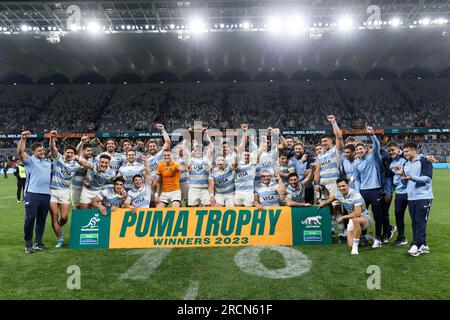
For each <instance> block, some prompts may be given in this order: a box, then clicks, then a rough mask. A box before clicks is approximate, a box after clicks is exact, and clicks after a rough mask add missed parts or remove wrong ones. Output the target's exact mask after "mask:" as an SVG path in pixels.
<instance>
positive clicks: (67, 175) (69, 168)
mask: <svg viewBox="0 0 450 320" xmlns="http://www.w3.org/2000/svg"><path fill="white" fill-rule="evenodd" d="M56 135H57V132H56V131H55V130H52V131H51V132H50V151H51V155H52V159H53V162H52V179H51V182H50V195H51V198H50V215H51V218H52V227H53V231H54V232H55V235H56V238H57V242H56V246H55V248H61V247H62V246H63V245H64V237H63V227H64V225H65V224H66V223H67V220H68V218H69V209H70V196H71V192H70V182H71V180H72V178H73V177H74V176H75V174H76V172H77V171H78V169H80V167H81V165H80V164H79V163H78V158H77V156H76V148H75V147H74V146H71V145H67V146H65V147H64V156H62V155H61V154H60V153H59V152H58V149H57V148H56V141H55V140H56ZM58 209H59V219H58Z"/></svg>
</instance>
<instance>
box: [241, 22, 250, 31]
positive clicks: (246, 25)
mask: <svg viewBox="0 0 450 320" xmlns="http://www.w3.org/2000/svg"><path fill="white" fill-rule="evenodd" d="M242 27H243V28H244V29H249V28H250V23H248V22H247V21H245V22H244V23H243V24H242Z"/></svg>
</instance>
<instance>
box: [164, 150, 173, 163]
mask: <svg viewBox="0 0 450 320" xmlns="http://www.w3.org/2000/svg"><path fill="white" fill-rule="evenodd" d="M163 156H164V162H165V163H166V164H169V163H170V161H171V160H172V152H171V151H170V150H166V151H164V153H163Z"/></svg>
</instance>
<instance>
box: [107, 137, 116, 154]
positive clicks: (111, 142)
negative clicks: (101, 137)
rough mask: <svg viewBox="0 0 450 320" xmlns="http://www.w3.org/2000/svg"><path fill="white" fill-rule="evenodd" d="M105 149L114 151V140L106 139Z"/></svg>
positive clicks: (110, 151)
mask: <svg viewBox="0 0 450 320" xmlns="http://www.w3.org/2000/svg"><path fill="white" fill-rule="evenodd" d="M106 151H108V152H109V153H113V152H114V151H116V142H115V141H114V140H111V139H110V140H108V141H106Z"/></svg>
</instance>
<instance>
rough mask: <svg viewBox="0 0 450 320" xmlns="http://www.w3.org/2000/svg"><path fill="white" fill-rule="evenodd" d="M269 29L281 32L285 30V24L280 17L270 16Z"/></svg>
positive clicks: (277, 32) (271, 31) (273, 31)
mask: <svg viewBox="0 0 450 320" xmlns="http://www.w3.org/2000/svg"><path fill="white" fill-rule="evenodd" d="M267 30H268V31H269V32H270V33H273V34H279V33H281V31H282V30H283V24H282V23H281V19H280V18H279V17H270V18H269V21H268V23H267Z"/></svg>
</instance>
